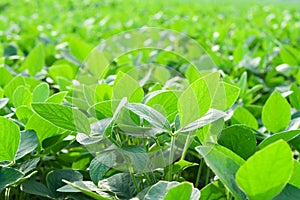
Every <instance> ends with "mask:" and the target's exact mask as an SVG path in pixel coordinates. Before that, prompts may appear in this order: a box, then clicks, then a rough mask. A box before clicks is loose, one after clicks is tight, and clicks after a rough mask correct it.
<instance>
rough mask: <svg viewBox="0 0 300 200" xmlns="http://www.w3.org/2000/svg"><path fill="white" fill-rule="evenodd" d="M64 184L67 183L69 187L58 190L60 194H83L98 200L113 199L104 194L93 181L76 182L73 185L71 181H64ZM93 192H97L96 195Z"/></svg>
mask: <svg viewBox="0 0 300 200" xmlns="http://www.w3.org/2000/svg"><path fill="white" fill-rule="evenodd" d="M63 182H65V183H67V184H68V185H65V186H63V187H61V188H59V189H57V191H58V192H82V193H83V194H85V195H87V196H89V197H92V198H93V199H97V200H110V199H111V197H110V196H109V195H108V194H106V193H104V192H102V191H101V190H100V189H99V188H97V186H95V185H94V184H93V182H91V181H75V182H73V183H71V182H69V181H66V180H63ZM93 191H95V192H96V193H95V192H93Z"/></svg>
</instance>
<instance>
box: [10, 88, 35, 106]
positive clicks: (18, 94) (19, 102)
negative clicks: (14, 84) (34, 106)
mask: <svg viewBox="0 0 300 200" xmlns="http://www.w3.org/2000/svg"><path fill="white" fill-rule="evenodd" d="M31 101H32V95H31V92H30V90H29V89H27V88H26V87H24V86H23V85H21V86H19V87H18V88H17V89H16V90H15V91H14V95H13V104H14V106H15V107H16V108H18V107H20V106H28V107H30V103H31Z"/></svg>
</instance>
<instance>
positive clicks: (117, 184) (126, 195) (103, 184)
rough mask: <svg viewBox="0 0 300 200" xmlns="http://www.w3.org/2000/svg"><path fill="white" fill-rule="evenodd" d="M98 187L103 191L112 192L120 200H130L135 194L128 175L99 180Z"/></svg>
mask: <svg viewBox="0 0 300 200" xmlns="http://www.w3.org/2000/svg"><path fill="white" fill-rule="evenodd" d="M124 183H126V184H124ZM98 187H99V188H100V189H101V190H103V191H110V192H114V193H115V194H116V195H117V196H118V197H119V198H120V199H130V198H132V197H133V195H134V194H135V193H136V189H135V187H134V184H133V181H132V178H131V176H130V174H129V173H118V174H115V175H113V176H110V177H109V178H107V179H103V180H100V181H99V182H98Z"/></svg>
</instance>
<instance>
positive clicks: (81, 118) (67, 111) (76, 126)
mask: <svg viewBox="0 0 300 200" xmlns="http://www.w3.org/2000/svg"><path fill="white" fill-rule="evenodd" d="M31 105H32V108H33V110H34V111H35V112H36V113H37V114H38V115H39V116H41V117H42V118H44V119H45V120H46V121H48V122H50V123H52V124H54V125H56V126H57V127H60V128H63V129H66V130H70V131H75V132H80V133H85V134H89V133H90V131H91V129H90V123H89V120H88V118H87V117H86V116H85V115H84V114H83V113H82V112H81V111H79V110H77V109H75V108H71V107H68V106H62V105H58V104H53V103H32V104H31Z"/></svg>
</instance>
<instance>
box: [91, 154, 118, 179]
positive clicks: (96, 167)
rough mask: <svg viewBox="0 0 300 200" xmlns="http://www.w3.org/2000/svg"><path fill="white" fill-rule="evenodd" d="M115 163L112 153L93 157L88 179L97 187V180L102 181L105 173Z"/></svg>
mask: <svg viewBox="0 0 300 200" xmlns="http://www.w3.org/2000/svg"><path fill="white" fill-rule="evenodd" d="M115 161H116V155H115V153H114V152H112V151H110V152H104V153H102V154H100V155H98V156H97V157H95V158H94V159H93V160H92V161H91V163H90V166H89V168H90V177H91V179H92V181H93V182H94V183H95V184H96V185H97V184H98V182H99V180H101V179H103V177H104V176H105V174H106V172H107V171H108V170H109V169H110V168H111V167H112V166H113V164H114V163H115Z"/></svg>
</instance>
